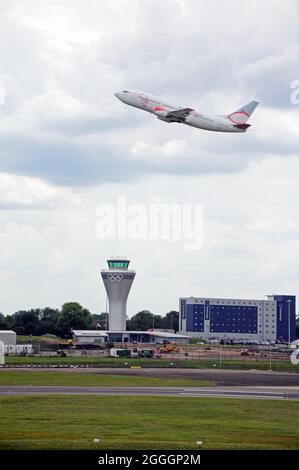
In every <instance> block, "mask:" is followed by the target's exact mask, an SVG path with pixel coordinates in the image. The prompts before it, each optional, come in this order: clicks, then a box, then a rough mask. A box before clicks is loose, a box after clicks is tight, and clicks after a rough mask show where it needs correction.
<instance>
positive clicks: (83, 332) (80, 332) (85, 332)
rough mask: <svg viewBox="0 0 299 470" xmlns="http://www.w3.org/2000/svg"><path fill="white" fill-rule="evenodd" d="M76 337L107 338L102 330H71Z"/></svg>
mask: <svg viewBox="0 0 299 470" xmlns="http://www.w3.org/2000/svg"><path fill="white" fill-rule="evenodd" d="M72 333H74V335H76V336H108V335H107V332H106V331H103V330H72Z"/></svg>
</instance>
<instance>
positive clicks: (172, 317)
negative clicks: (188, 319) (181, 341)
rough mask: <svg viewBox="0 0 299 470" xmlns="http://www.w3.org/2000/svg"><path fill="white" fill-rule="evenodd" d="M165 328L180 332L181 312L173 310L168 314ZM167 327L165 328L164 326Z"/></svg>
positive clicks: (165, 318) (164, 323)
mask: <svg viewBox="0 0 299 470" xmlns="http://www.w3.org/2000/svg"><path fill="white" fill-rule="evenodd" d="M163 321H164V322H163V327H162V328H166V329H168V330H170V329H171V330H174V331H178V330H179V312H177V311H176V310H171V311H170V312H168V313H166V315H165V317H163ZM164 325H165V326H164Z"/></svg>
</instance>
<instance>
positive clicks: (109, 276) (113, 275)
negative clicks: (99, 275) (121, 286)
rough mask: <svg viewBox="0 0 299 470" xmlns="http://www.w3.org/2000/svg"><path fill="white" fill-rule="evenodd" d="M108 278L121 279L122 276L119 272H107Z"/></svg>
mask: <svg viewBox="0 0 299 470" xmlns="http://www.w3.org/2000/svg"><path fill="white" fill-rule="evenodd" d="M107 277H108V279H110V281H121V280H122V279H123V278H124V276H123V275H122V274H120V273H115V274H108V276H107Z"/></svg>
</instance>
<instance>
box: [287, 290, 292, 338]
mask: <svg viewBox="0 0 299 470" xmlns="http://www.w3.org/2000/svg"><path fill="white" fill-rule="evenodd" d="M287 302H288V343H289V344H290V342H291V299H288V301H287Z"/></svg>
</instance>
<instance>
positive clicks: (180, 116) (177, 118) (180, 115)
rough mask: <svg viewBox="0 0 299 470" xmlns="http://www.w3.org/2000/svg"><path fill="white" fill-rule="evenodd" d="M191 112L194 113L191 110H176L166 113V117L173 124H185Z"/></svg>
mask: <svg viewBox="0 0 299 470" xmlns="http://www.w3.org/2000/svg"><path fill="white" fill-rule="evenodd" d="M192 111H194V110H193V109H192V108H182V109H177V110H175V111H171V112H170V113H168V114H167V116H166V117H167V118H169V119H171V120H172V121H173V122H185V120H186V117H188V116H189V114H190V113H191V112H192Z"/></svg>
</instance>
